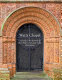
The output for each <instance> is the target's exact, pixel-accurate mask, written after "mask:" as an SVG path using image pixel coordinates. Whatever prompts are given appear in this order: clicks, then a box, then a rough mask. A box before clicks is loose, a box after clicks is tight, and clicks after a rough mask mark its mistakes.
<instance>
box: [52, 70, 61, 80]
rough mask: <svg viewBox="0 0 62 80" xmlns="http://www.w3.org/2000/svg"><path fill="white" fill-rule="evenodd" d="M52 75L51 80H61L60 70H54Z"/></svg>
mask: <svg viewBox="0 0 62 80" xmlns="http://www.w3.org/2000/svg"><path fill="white" fill-rule="evenodd" d="M53 74H54V75H53V77H54V79H53V80H62V69H54V70H53Z"/></svg>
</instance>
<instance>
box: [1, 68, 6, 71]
mask: <svg viewBox="0 0 62 80" xmlns="http://www.w3.org/2000/svg"><path fill="white" fill-rule="evenodd" d="M1 70H5V71H7V70H8V68H0V71H1Z"/></svg>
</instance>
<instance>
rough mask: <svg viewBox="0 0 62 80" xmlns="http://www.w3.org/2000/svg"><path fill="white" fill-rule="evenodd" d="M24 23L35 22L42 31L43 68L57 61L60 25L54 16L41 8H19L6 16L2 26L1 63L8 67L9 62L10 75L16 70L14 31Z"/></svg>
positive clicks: (45, 68) (48, 67) (48, 68)
mask: <svg viewBox="0 0 62 80" xmlns="http://www.w3.org/2000/svg"><path fill="white" fill-rule="evenodd" d="M25 23H33V24H36V25H38V27H39V28H40V29H41V30H42V31H43V34H44V70H45V71H47V70H50V68H52V67H54V66H55V65H54V63H59V35H60V26H59V24H58V22H57V21H56V19H55V17H54V16H53V15H52V14H51V13H49V12H48V11H46V10H44V9H41V8H37V7H25V8H20V9H18V10H16V11H15V12H13V13H12V14H11V15H10V16H9V18H7V20H6V21H5V23H4V25H3V28H2V36H3V63H4V64H7V65H8V67H9V63H10V64H11V76H12V75H14V74H15V71H16V54H15V53H16V47H15V46H16V32H17V30H18V29H19V27H21V26H22V25H23V24H25ZM54 55H55V56H54ZM52 63H53V64H52ZM51 64H52V66H51ZM13 71H14V72H13Z"/></svg>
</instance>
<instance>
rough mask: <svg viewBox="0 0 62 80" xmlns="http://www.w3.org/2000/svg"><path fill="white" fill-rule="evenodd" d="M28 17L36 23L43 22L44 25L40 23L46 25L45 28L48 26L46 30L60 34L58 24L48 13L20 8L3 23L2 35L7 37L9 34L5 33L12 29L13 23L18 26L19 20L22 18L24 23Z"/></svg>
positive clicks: (37, 9) (33, 8) (29, 8)
mask: <svg viewBox="0 0 62 80" xmlns="http://www.w3.org/2000/svg"><path fill="white" fill-rule="evenodd" d="M29 17H33V18H36V19H38V20H39V21H38V20H36V21H38V22H41V20H42V21H44V23H43V22H42V23H43V24H45V25H46V24H47V26H49V27H47V28H50V30H51V29H53V30H54V31H55V33H56V34H57V35H58V34H59V32H60V27H59V24H58V22H57V21H56V19H55V18H54V17H53V15H52V14H50V13H49V12H47V11H46V10H44V9H41V8H36V7H26V8H21V9H18V10H16V11H15V12H13V13H12V14H11V15H10V16H9V18H8V19H7V20H6V21H5V23H4V28H3V30H2V35H3V36H6V35H7V36H9V34H10V32H9V33H8V34H7V32H8V31H9V30H11V29H12V27H13V26H14V25H15V23H16V24H17V25H18V24H19V23H18V21H21V19H23V18H26V21H27V18H29ZM28 21H29V20H28ZM21 24H22V23H21ZM16 27H17V26H15V28H16Z"/></svg>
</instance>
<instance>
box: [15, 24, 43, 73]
mask: <svg viewBox="0 0 62 80" xmlns="http://www.w3.org/2000/svg"><path fill="white" fill-rule="evenodd" d="M31 70H43V33H42V31H41V30H40V29H39V28H38V27H37V25H35V24H31V23H29V24H24V25H22V26H21V27H20V28H19V29H18V31H17V34H16V71H17V72H19V71H31Z"/></svg>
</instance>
